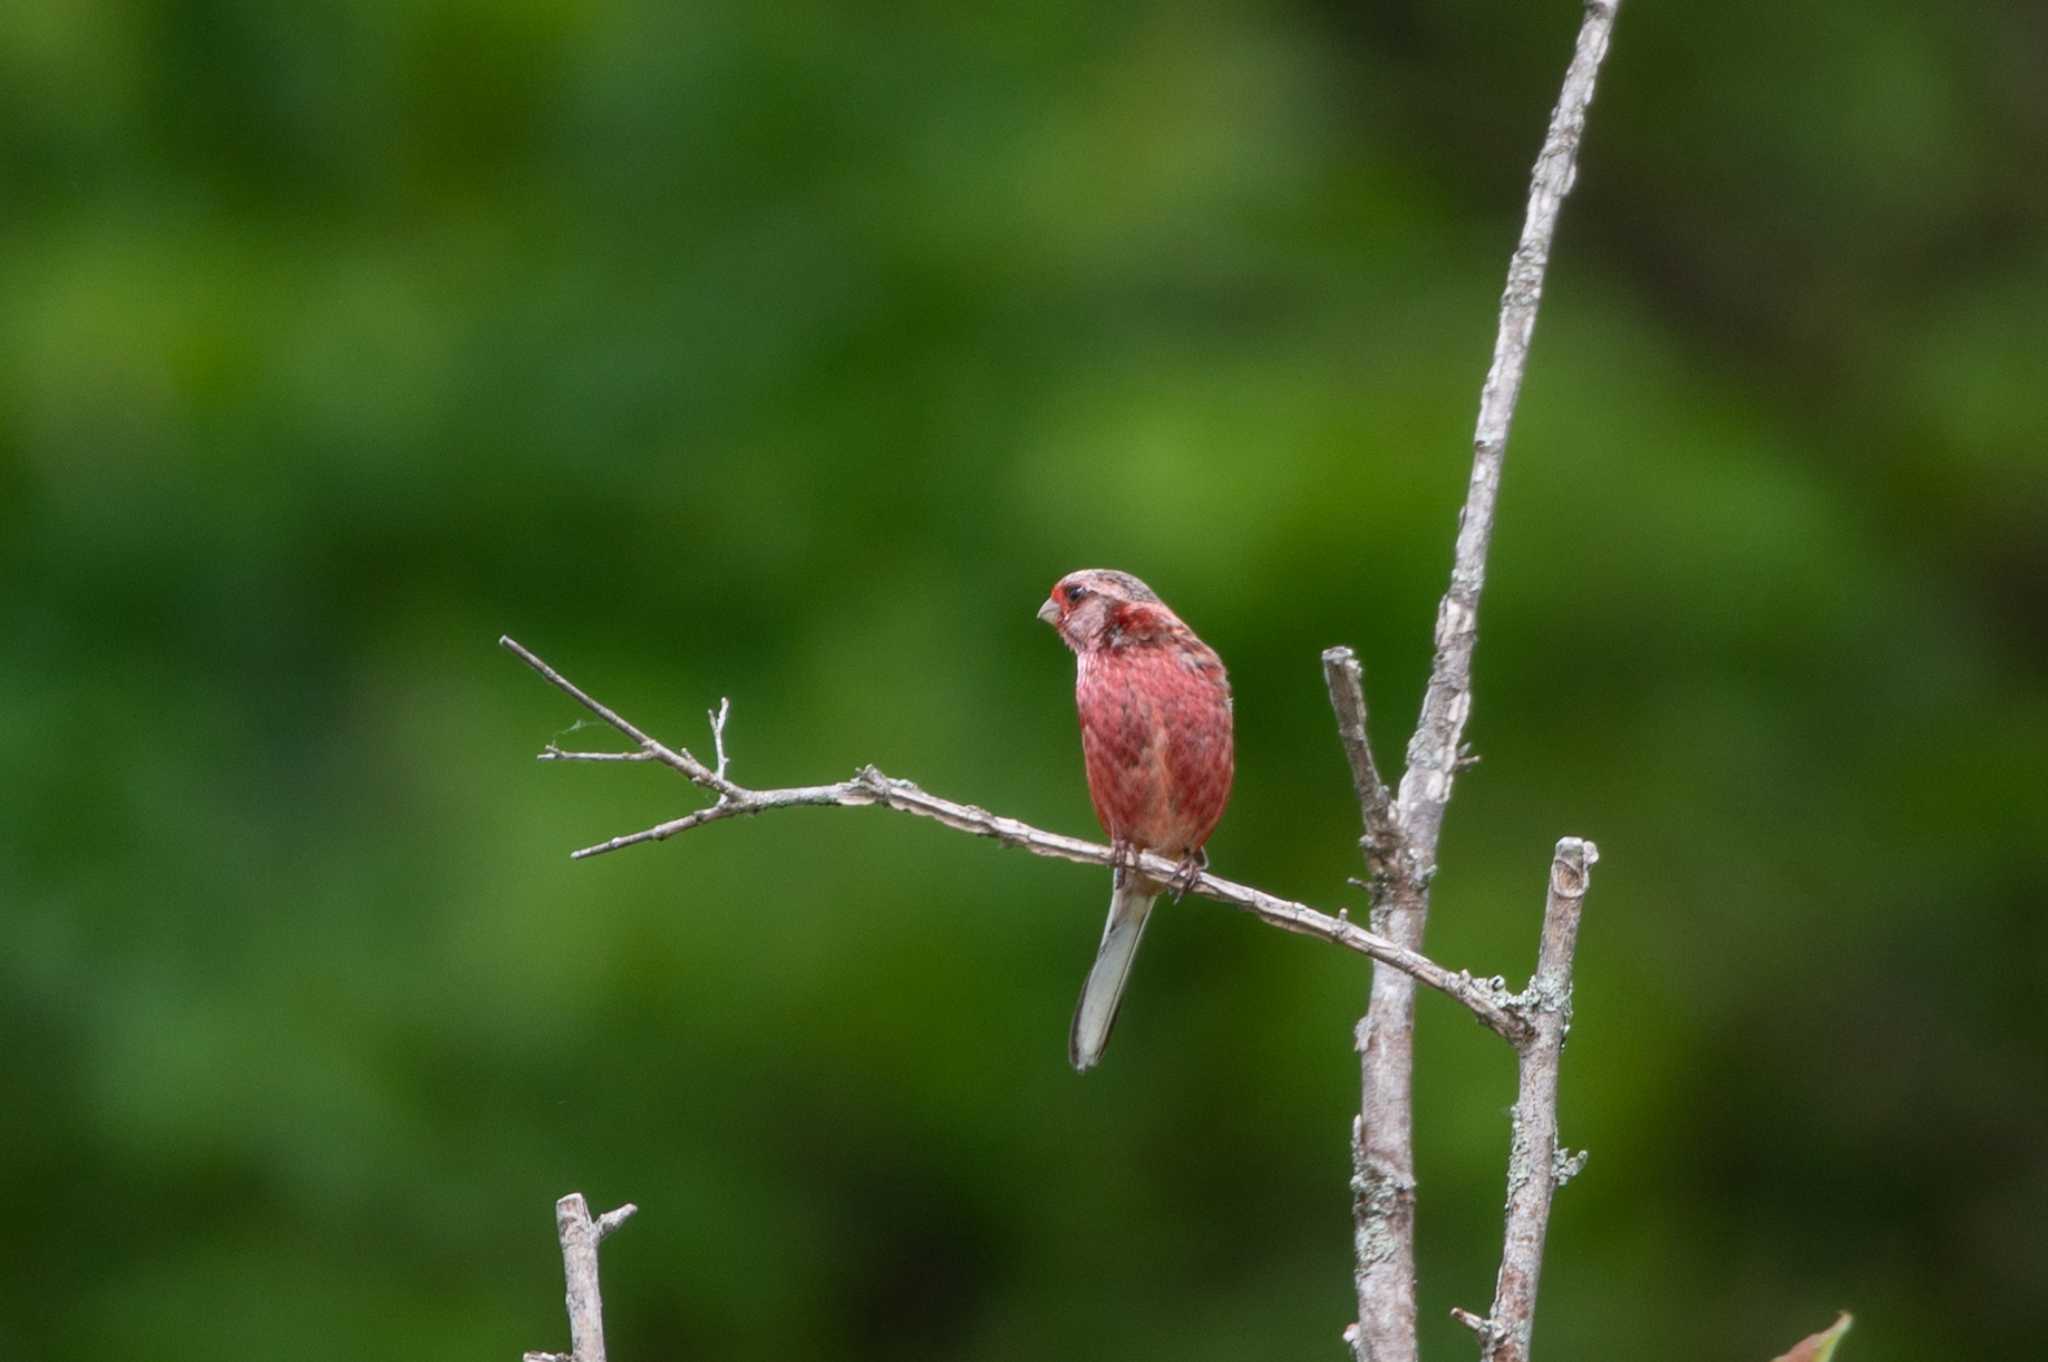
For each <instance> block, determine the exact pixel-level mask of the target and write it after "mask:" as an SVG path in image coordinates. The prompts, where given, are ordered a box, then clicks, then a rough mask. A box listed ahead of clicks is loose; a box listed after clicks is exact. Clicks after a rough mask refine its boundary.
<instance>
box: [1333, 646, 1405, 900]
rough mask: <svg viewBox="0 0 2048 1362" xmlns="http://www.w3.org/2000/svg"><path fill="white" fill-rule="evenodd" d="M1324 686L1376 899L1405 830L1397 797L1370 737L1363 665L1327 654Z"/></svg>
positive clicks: (1343, 652)
mask: <svg viewBox="0 0 2048 1362" xmlns="http://www.w3.org/2000/svg"><path fill="white" fill-rule="evenodd" d="M1323 682H1324V684H1325V685H1326V686H1328V688H1329V691H1330V708H1331V709H1332V710H1334V711H1336V715H1337V737H1338V739H1339V740H1340V741H1342V742H1343V744H1344V756H1345V758H1346V760H1348V761H1349V762H1350V763H1351V786H1352V789H1353V790H1355V791H1356V792H1357V794H1358V812H1359V816H1360V818H1361V819H1362V820H1363V821H1364V824H1365V832H1364V835H1363V836H1361V837H1360V838H1359V839H1358V845H1359V847H1360V849H1362V850H1363V851H1364V852H1365V865H1366V869H1367V870H1368V871H1369V872H1370V873H1371V875H1372V880H1371V881H1369V882H1368V884H1367V888H1369V889H1373V890H1374V892H1375V894H1376V895H1377V894H1380V893H1384V890H1385V885H1386V882H1387V878H1388V877H1389V876H1390V875H1391V874H1392V873H1393V870H1394V856H1395V853H1396V852H1398V851H1399V850H1400V847H1401V825H1400V823H1399V822H1398V821H1397V820H1396V819H1395V817H1394V797H1393V795H1392V794H1391V793H1390V792H1389V791H1388V790H1387V783H1386V782H1385V781H1384V780H1381V779H1380V768H1379V766H1378V765H1377V764H1376V763H1375V762H1374V761H1373V759H1372V743H1371V741H1370V740H1369V739H1368V738H1367V736H1366V717H1365V670H1364V668H1362V667H1360V666H1359V665H1358V655H1357V654H1356V653H1354V652H1352V651H1351V650H1350V649H1349V648H1326V649H1324V650H1323Z"/></svg>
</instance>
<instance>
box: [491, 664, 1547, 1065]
mask: <svg viewBox="0 0 2048 1362" xmlns="http://www.w3.org/2000/svg"><path fill="white" fill-rule="evenodd" d="M500 642H502V643H503V644H504V646H505V648H506V650H507V651H509V652H511V653H512V654H513V655H514V656H516V657H518V658H519V659H520V660H521V661H522V662H525V663H526V664H527V665H528V666H529V667H532V668H533V669H534V670H535V671H537V672H539V673H540V674H541V675H542V676H544V677H546V678H547V679H548V680H549V681H550V682H551V683H553V684H554V685H555V686H556V688H557V689H560V690H562V691H563V692H564V693H566V694H568V695H571V696H574V697H575V698H576V699H577V701H578V702H579V703H581V704H583V705H585V706H587V707H588V708H589V709H590V710H591V711H592V712H594V713H599V714H603V715H605V716H607V721H608V722H610V723H611V724H612V725H613V726H614V727H615V728H618V729H619V731H621V732H623V733H626V734H628V735H629V736H632V737H633V738H634V739H635V741H638V742H641V743H643V744H646V745H647V750H652V751H667V750H668V749H666V748H663V747H661V745H660V744H659V743H657V742H655V740H654V739H653V738H650V737H647V736H646V735H645V734H643V733H641V732H640V730H639V729H637V728H634V727H633V726H632V725H630V724H628V723H627V722H626V721H625V720H624V719H622V718H619V717H618V716H617V715H616V714H613V712H612V711H611V710H609V709H607V708H605V707H604V706H602V705H600V704H599V703H598V702H597V701H596V700H593V699H591V698H590V697H589V696H588V695H587V694H585V693H584V692H583V691H582V690H581V689H579V688H578V687H576V686H575V685H573V684H572V683H571V682H570V681H569V680H568V679H567V678H565V677H563V676H562V674H561V673H560V672H557V671H556V670H555V669H554V668H552V667H550V666H548V665H547V663H545V662H543V661H541V660H540V658H538V657H536V656H535V655H534V654H533V653H532V652H530V651H528V650H527V649H526V648H524V647H522V646H520V645H519V644H518V643H515V642H514V641H513V640H511V639H509V638H507V639H502V640H500ZM670 765H672V766H676V769H678V770H680V771H683V772H684V773H685V774H688V775H689V776H690V778H691V779H692V780H693V781H695V782H696V783H697V784H699V785H702V786H704V787H706V788H707V789H714V790H716V791H718V793H719V795H720V799H719V802H718V803H716V804H713V805H711V806H710V807H709V808H704V809H699V810H697V811H696V812H695V813H691V814H686V815H684V816H683V817H681V818H676V819H672V820H670V821H669V822H666V823H660V824H657V825H656V826H654V827H651V828H647V829H645V830H643V831H640V832H634V833H626V834H624V835H622V836H618V837H614V838H612V839H610V840H609V841H605V842H599V843H597V844H596V845H595V846H588V847H584V848H583V849H581V850H580V851H576V852H573V853H571V855H572V856H573V857H575V858H577V859H582V858H586V857H590V856H598V855H602V854H604V853H606V852H610V851H617V850H620V849H621V848H624V847H629V846H638V845H640V844H641V843H643V842H659V841H662V840H664V839H666V838H669V837H673V836H675V835H676V834H677V833H679V832H687V831H688V830H690V829H691V828H696V827H702V826H703V825H704V824H706V823H715V822H719V821H721V820H723V819H727V818H737V817H740V816H743V815H752V814H758V813H766V812H768V811H770V810H773V809H790V808H834V807H836V808H869V807H877V808H885V809H892V810H894V811H895V812H897V813H907V814H912V815H914V816H916V817H919V818H929V819H931V820H933V821H934V822H937V823H942V824H944V825H945V826H947V827H949V828H952V829H953V830H955V831H956V832H969V833H973V834H974V835H975V836H977V837H987V838H990V839H992V840H994V841H996V842H999V843H1001V844H1002V845H1004V846H1012V847H1019V848H1022V849H1023V850H1025V851H1029V852H1031V853H1032V854H1033V855H1035V856H1048V857H1052V858H1054V859H1057V860H1064V861H1075V862H1079V863H1080V864H1083V865H1099V866H1104V867H1110V866H1114V865H1116V864H1117V861H1116V853H1115V852H1114V851H1112V850H1111V849H1110V848H1109V847H1106V846H1103V845H1101V844H1100V843H1096V842H1085V841H1082V840H1081V839H1080V838H1077V837H1064V836H1062V835H1060V834H1059V833H1056V832H1046V831H1045V830H1043V829H1041V828H1035V827H1033V826H1031V825H1030V824H1029V823H1024V822H1020V821H1019V820H1017V819H1015V818H1006V817H1004V816H1002V815H1000V814H994V813H990V812H989V811H988V810H986V809H982V808H977V807H976V806H974V805H972V804H958V803H955V802H954V801H952V800H950V799H941V798H940V797H939V796H937V795H934V794H928V793H926V792H925V791H924V790H922V789H920V788H918V786H917V785H916V783H914V782H912V781H908V780H897V779H893V778H891V777H889V776H886V775H883V774H882V773H881V772H880V771H878V770H876V769H875V768H874V767H872V766H869V767H866V768H864V769H863V770H861V771H860V772H858V773H856V774H855V775H854V776H853V777H852V778H851V779H849V780H842V781H840V782H839V783H837V784H836V785H800V786H792V787H790V788H787V789H780V790H749V789H747V788H745V787H744V786H740V785H735V784H733V783H732V782H731V781H729V780H725V779H723V778H721V777H719V776H718V775H717V774H716V773H715V772H713V771H711V770H709V769H708V768H706V767H705V766H704V765H703V764H702V763H692V766H693V767H694V771H693V770H691V769H690V768H689V767H684V766H680V765H677V764H676V763H673V762H671V763H670ZM1137 868H1138V869H1139V870H1141V871H1144V872H1145V873H1146V874H1149V875H1151V876H1153V877H1154V878H1156V879H1158V880H1160V881H1162V882H1169V881H1171V880H1173V879H1174V877H1175V876H1176V875H1178V874H1180V866H1179V864H1178V863H1177V862H1174V861H1171V860H1168V859H1167V858H1166V857H1164V856H1159V855H1156V854H1154V853H1151V852H1146V853H1144V854H1143V855H1141V856H1139V858H1138V861H1137ZM1188 892H1189V893H1192V894H1198V895H1200V896H1201V897H1203V898H1207V899H1214V900H1215V901H1216V902H1218V903H1223V904H1228V905H1229V906H1230V907H1233V908H1236V909H1238V910H1240V911H1242V912H1246V913H1250V914H1251V915H1252V916H1253V917H1256V918H1258V919H1259V920H1260V921H1262V922H1266V923H1269V924H1270V925H1272V926H1275V927H1279V928H1281V929H1282V930H1284V931H1289V932H1293V933H1295V934H1297V935H1300V936H1312V937H1316V938H1319V939H1321V940H1324V941H1328V942H1330V943H1332V944H1333V945H1338V946H1342V947H1344V948H1345V949H1346V950H1352V951H1357V952H1358V953H1359V954H1360V955H1365V956H1369V957H1371V958H1372V959H1374V960H1377V961H1380V962H1382V963H1383V964H1387V965H1391V966H1392V967H1393V968H1394V969H1396V970H1400V971H1402V972H1403V974H1404V976H1413V977H1414V978H1416V979H1419V980H1421V981H1422V982H1423V983H1425V984H1427V985H1428V986H1429V987H1431V988H1433V989H1436V990H1437V991H1438V992H1440V993H1442V994H1444V995H1445V996H1446V997H1449V998H1452V999H1454V1000H1456V1001H1457V1002H1459V1003H1461V1004H1463V1005H1464V1007H1465V1008H1466V1009H1467V1010H1469V1011H1470V1012H1471V1013H1472V1015H1473V1016H1475V1017H1477V1018H1478V1019H1479V1021H1480V1022H1481V1024H1483V1025H1484V1026H1486V1027H1487V1028H1488V1029H1489V1030H1491V1031H1493V1032H1494V1033H1495V1034H1496V1035H1499V1036H1501V1037H1503V1038H1504V1039H1506V1040H1508V1041H1510V1042H1514V1043H1519V1042H1520V1041H1522V1040H1523V1039H1524V1038H1525V1037H1526V1036H1527V1034H1528V1025H1527V1023H1526V1022H1524V1021H1523V1020H1522V1019H1521V1018H1519V1017H1517V1016H1515V1015H1514V1014H1513V1013H1511V1012H1510V1011H1508V1009H1507V1007H1506V1005H1505V1003H1506V999H1505V998H1504V997H1503V996H1502V991H1501V990H1499V989H1497V988H1496V987H1495V986H1494V984H1493V982H1492V981H1490V980H1487V981H1482V980H1477V979H1474V978H1473V977H1472V975H1471V974H1470V973H1469V972H1467V971H1465V970H1456V971H1453V970H1448V969H1445V968H1444V967H1443V966H1442V965H1439V964H1437V963H1436V962H1435V961H1434V960H1431V959H1429V958H1428V957H1427V956H1424V955H1423V954H1422V953H1421V952H1419V951H1415V950H1411V949H1409V948H1408V947H1405V946H1401V945H1399V944H1397V943H1395V942H1393V941H1390V940H1388V939H1387V938H1386V937H1384V936H1382V935H1380V934H1378V933H1376V932H1369V931H1367V930H1365V929H1364V928H1362V927H1360V926H1358V925H1357V924H1356V923H1353V922H1352V921H1351V920H1350V919H1349V917H1348V916H1340V917H1331V916H1329V915H1328V914H1326V913H1322V912H1318V911H1317V910H1316V909H1314V908H1311V907H1309V906H1308V905H1306V904H1302V903H1296V902H1294V901H1293V900H1291V899H1283V898H1279V897H1277V896H1276V895H1273V894H1268V893H1266V892H1265V891H1264V890H1261V889H1255V888H1253V887H1251V886H1250V885H1244V884H1239V883H1237V882H1236V881H1234V880H1226V879H1224V878H1223V877H1221V876H1220V875H1212V874H1208V873H1206V872H1205V873H1203V874H1202V875H1200V876H1199V877H1198V878H1197V879H1196V880H1195V882H1194V884H1193V885H1192V886H1191V887H1190V889H1189V891H1188Z"/></svg>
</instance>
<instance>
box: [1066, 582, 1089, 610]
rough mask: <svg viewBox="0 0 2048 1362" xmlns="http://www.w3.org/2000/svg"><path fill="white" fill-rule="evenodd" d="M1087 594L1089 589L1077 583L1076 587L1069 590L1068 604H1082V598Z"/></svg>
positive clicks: (1073, 586)
mask: <svg viewBox="0 0 2048 1362" xmlns="http://www.w3.org/2000/svg"><path fill="white" fill-rule="evenodd" d="M1087 594H1088V588H1087V587H1085V586H1082V585H1080V584H1079V583H1078V582H1077V583H1075V584H1074V585H1072V586H1070V587H1068V588H1067V604H1068V605H1078V604H1080V601H1081V598H1082V597H1083V596H1086V595H1087Z"/></svg>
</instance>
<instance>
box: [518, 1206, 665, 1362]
mask: <svg viewBox="0 0 2048 1362" xmlns="http://www.w3.org/2000/svg"><path fill="white" fill-rule="evenodd" d="M639 1209H640V1208H639V1207H638V1206H635V1205H633V1204H632V1203H631V1202H627V1203H626V1204H625V1205H623V1206H621V1207H619V1208H618V1209H617V1210H615V1211H606V1212H605V1213H604V1214H603V1215H601V1216H599V1217H598V1218H597V1219H595V1220H592V1219H591V1218H590V1206H589V1205H588V1203H586V1202H585V1201H584V1200H583V1193H581V1192H571V1193H569V1195H567V1196H565V1197H563V1198H562V1199H561V1200H560V1201H557V1202H556V1203H555V1234H556V1235H557V1237H559V1238H560V1239H561V1241H562V1276H563V1277H564V1278H565V1279H566V1280H567V1282H568V1296H567V1302H568V1306H569V1346H570V1348H571V1349H572V1350H573V1351H571V1352H566V1353H527V1354H526V1355H525V1357H524V1362H605V1359H604V1297H603V1294H602V1293H601V1292H599V1290H598V1288H597V1246H598V1244H599V1243H601V1242H602V1241H603V1240H604V1239H605V1238H606V1237H607V1236H609V1235H610V1234H611V1233H612V1231H614V1230H616V1229H617V1228H618V1227H619V1226H621V1225H623V1224H625V1223H626V1221H627V1219H629V1218H630V1217H631V1216H632V1215H633V1213H634V1212H635V1211H638V1210H639Z"/></svg>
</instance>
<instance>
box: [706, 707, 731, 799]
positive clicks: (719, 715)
mask: <svg viewBox="0 0 2048 1362" xmlns="http://www.w3.org/2000/svg"><path fill="white" fill-rule="evenodd" d="M706 712H707V713H708V714H709V716H710V718H711V747H712V750H713V751H714V752H715V753H717V755H718V771H717V776H718V778H719V779H720V780H724V779H725V767H726V756H725V721H726V720H727V719H729V718H731V717H732V697H731V696H730V695H726V696H721V697H720V698H719V701H718V708H717V709H714V710H708V711H706Z"/></svg>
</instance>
